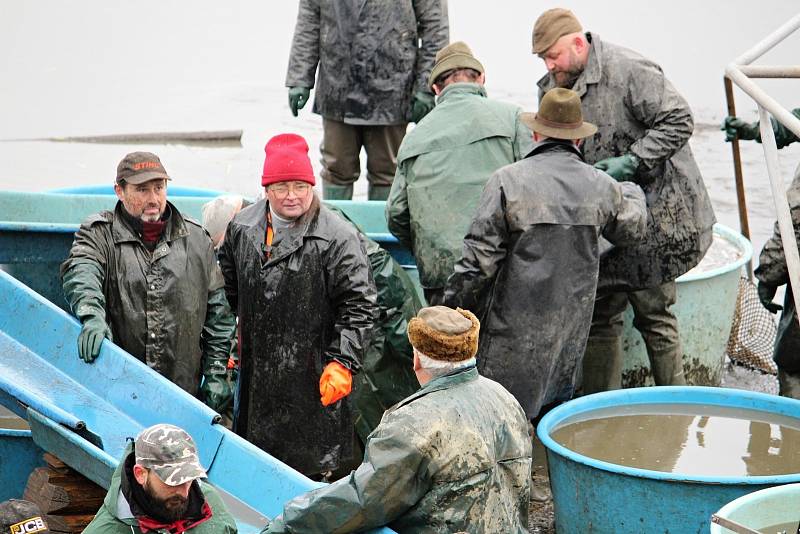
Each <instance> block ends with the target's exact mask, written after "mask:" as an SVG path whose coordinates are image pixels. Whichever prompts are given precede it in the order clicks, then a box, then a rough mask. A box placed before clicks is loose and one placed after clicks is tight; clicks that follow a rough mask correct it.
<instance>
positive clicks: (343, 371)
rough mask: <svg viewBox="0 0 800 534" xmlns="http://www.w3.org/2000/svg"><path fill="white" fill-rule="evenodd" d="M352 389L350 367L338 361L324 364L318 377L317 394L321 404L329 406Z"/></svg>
mask: <svg viewBox="0 0 800 534" xmlns="http://www.w3.org/2000/svg"><path fill="white" fill-rule="evenodd" d="M352 389H353V374H352V373H351V372H350V369H348V368H347V367H345V366H344V365H342V364H341V363H339V362H336V361H334V362H331V363H329V364H328V365H326V366H325V370H324V371H322V376H321V377H320V378H319V394H320V395H321V396H322V398H321V399H320V400H321V401H322V405H323V406H329V405H331V404H333V403H334V402H337V401H340V400H342V399H343V398H345V397H346V396H348V395H349V394H350V391H351V390H352Z"/></svg>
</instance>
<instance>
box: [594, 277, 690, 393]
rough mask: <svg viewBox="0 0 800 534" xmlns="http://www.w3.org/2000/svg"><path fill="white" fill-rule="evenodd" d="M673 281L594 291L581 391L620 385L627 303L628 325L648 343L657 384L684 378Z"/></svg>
mask: <svg viewBox="0 0 800 534" xmlns="http://www.w3.org/2000/svg"><path fill="white" fill-rule="evenodd" d="M675 292H676V286H675V282H674V281H672V282H668V283H666V284H663V285H661V286H658V287H654V288H651V289H643V290H640V291H633V292H630V293H609V294H604V295H598V297H597V299H596V300H595V303H594V314H593V317H592V326H591V329H590V330H589V340H588V341H587V343H586V352H585V354H584V358H583V393H584V395H588V394H589V393H596V392H598V391H607V390H610V389H619V388H621V387H622V363H623V362H622V322H623V321H622V319H623V314H624V312H625V309H626V308H627V306H628V304H629V303H630V305H631V307H632V308H633V326H634V327H635V328H636V329H637V330H638V331H639V333H640V334H641V335H642V338H643V339H644V344H645V347H646V348H647V356H648V358H649V360H650V369H651V371H652V373H653V378H654V379H655V382H656V385H658V386H670V385H672V386H678V385H684V384H686V380H685V378H684V374H683V349H682V348H681V340H680V337H679V336H678V321H677V319H676V318H675V314H673V313H672V311H671V310H670V307H671V306H672V305H673V304H675Z"/></svg>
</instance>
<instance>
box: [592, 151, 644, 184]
mask: <svg viewBox="0 0 800 534" xmlns="http://www.w3.org/2000/svg"><path fill="white" fill-rule="evenodd" d="M594 166H595V168H596V169H600V170H601V171H605V172H606V174H608V175H610V176H611V177H612V178H613V179H615V180H616V181H618V182H627V181H628V180H630V179H631V178H633V177H634V175H635V174H636V169H638V168H639V158H637V157H636V156H634V155H633V154H624V155H622V156H619V157H617V158H606V159H603V160H600V161H598V162H597V163H595V164H594Z"/></svg>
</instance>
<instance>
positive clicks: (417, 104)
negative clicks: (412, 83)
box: [411, 91, 436, 122]
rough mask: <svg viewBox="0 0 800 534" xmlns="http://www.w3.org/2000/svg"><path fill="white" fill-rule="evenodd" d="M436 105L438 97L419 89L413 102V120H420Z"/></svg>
mask: <svg viewBox="0 0 800 534" xmlns="http://www.w3.org/2000/svg"><path fill="white" fill-rule="evenodd" d="M434 106H436V97H434V96H433V95H432V94H431V93H426V92H425V91H417V92H416V93H415V94H414V101H413V102H412V103H411V122H419V121H421V120H422V118H423V117H424V116H425V115H427V114H428V113H430V112H431V110H432V109H433V108H434Z"/></svg>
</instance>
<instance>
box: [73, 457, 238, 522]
mask: <svg viewBox="0 0 800 534" xmlns="http://www.w3.org/2000/svg"><path fill="white" fill-rule="evenodd" d="M130 454H133V444H132V443H129V444H128V447H127V448H126V449H125V454H123V455H122V458H123V459H122V460H121V461H120V462H119V465H118V466H117V469H116V470H115V471H114V476H113V477H111V485H110V486H109V488H108V493H107V494H106V498H105V500H103V506H101V507H100V510H98V511H97V515H95V516H94V519H92V522H91V523H89V525H88V526H87V527H86V529H85V530H84V531H83V534H141V532H142V531H141V530H140V529H139V522H138V521H137V520H136V518H135V517H133V515H132V514H131V511H130V505H129V504H128V502H127V501H126V500H125V496H124V495H123V494H122V492H121V490H120V486H121V484H122V477H123V467H124V465H125V458H127V457H128V456H129V455H130ZM198 483H199V484H200V491H202V492H203V495H204V496H205V498H206V502H207V503H208V505H209V507H210V508H211V513H212V516H211V518H210V519H208V520H207V521H204V522H203V523H200V524H199V525H197V526H196V527H195V528H192V529H189V530H187V531H186V532H187V533H189V534H235V533H236V532H238V531H239V529H238V528H237V527H236V521H235V520H234V518H233V516H232V515H231V514H230V513H229V512H228V509H227V508H226V507H225V503H223V502H222V499H221V498H220V496H219V493H217V490H215V489H214V488H213V487H212V486H210V485H209V484H206V483H205V482H203V481H202V480H199V481H198ZM149 532H153V531H149ZM154 534H169V533H168V532H166V531H162V530H159V531H156V532H154Z"/></svg>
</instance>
